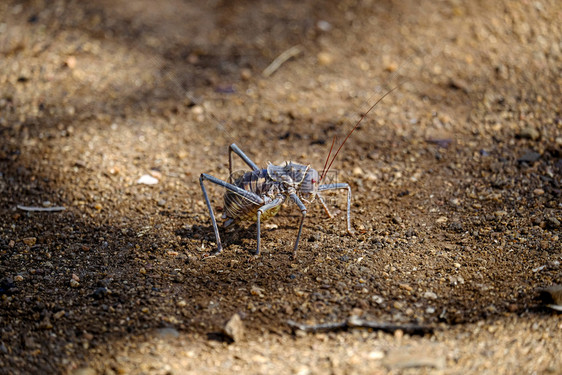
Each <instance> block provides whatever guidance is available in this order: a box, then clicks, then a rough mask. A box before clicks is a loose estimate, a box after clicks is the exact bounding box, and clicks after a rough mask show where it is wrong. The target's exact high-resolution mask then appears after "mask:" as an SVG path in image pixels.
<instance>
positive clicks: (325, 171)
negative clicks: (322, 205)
mask: <svg viewBox="0 0 562 375" xmlns="http://www.w3.org/2000/svg"><path fill="white" fill-rule="evenodd" d="M405 82H407V81H404V82H400V83H399V84H397V85H396V86H394V87H393V88H391V89H390V90H389V91H387V92H386V93H385V94H384V95H383V96H381V97H380V98H379V99H378V100H377V101H376V102H375V104H373V105H372V106H371V107H370V108H369V109H368V110H367V112H365V113H363V114H362V115H361V118H360V119H359V121H357V124H355V126H354V127H353V129H351V131H350V132H349V133H347V136H346V137H345V139H344V140H343V142H342V143H341V145H340V147H339V148H338V150H337V151H336V153H335V154H334V157H333V158H332V161H330V164H328V169H325V170H324V171H323V172H322V177H321V178H320V181H322V180H323V179H324V177H326V174H327V173H328V171H329V170H330V168H331V167H332V164H333V163H334V160H336V157H337V156H338V154H339V153H340V150H341V149H342V147H343V145H344V144H345V142H347V140H348V139H349V137H350V136H351V134H353V132H354V131H355V130H356V129H357V128H358V127H359V125H360V124H361V122H362V121H363V119H364V118H365V117H367V115H368V114H369V112H371V111H372V110H373V109H374V108H375V107H376V106H377V104H379V103H380V102H381V101H382V100H383V99H384V98H386V97H387V96H388V95H390V93H392V92H393V91H394V90H396V89H397V88H399V87H400V86H402V85H403V84H404V83H405ZM334 140H335V138H334ZM332 147H333V144H332ZM331 153H332V149H330V153H329V154H328V158H329V157H330V154H331ZM327 160H328V159H326V161H327Z"/></svg>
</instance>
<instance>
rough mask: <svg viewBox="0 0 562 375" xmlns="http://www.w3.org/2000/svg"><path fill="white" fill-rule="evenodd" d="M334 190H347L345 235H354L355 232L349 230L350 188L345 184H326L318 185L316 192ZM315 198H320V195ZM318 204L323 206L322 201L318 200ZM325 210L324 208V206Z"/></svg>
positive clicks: (351, 229)
mask: <svg viewBox="0 0 562 375" xmlns="http://www.w3.org/2000/svg"><path fill="white" fill-rule="evenodd" d="M336 189H347V212H346V217H347V233H349V234H354V233H355V231H354V230H353V228H351V187H350V186H349V184H346V183H339V184H327V185H320V186H318V191H319V192H320V191H326V190H336ZM317 196H319V197H320V194H318V195H317ZM320 202H322V204H324V202H323V199H322V198H320ZM325 208H326V206H325Z"/></svg>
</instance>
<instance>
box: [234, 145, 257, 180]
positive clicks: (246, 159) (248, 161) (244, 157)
mask: <svg viewBox="0 0 562 375" xmlns="http://www.w3.org/2000/svg"><path fill="white" fill-rule="evenodd" d="M233 152H234V153H235V154H236V155H238V156H240V158H241V159H242V160H244V163H246V164H248V166H249V167H250V168H252V170H253V171H259V170H260V168H259V167H258V166H257V165H256V163H254V162H253V161H252V159H250V158H249V157H248V156H247V155H246V154H245V153H244V151H242V150H240V148H239V147H238V146H236V144H235V143H233V144H231V145H230V146H229V147H228V172H229V173H230V174H229V175H228V176H229V178H230V176H232V153H233Z"/></svg>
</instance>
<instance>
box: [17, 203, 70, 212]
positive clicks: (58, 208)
mask: <svg viewBox="0 0 562 375" xmlns="http://www.w3.org/2000/svg"><path fill="white" fill-rule="evenodd" d="M17 207H18V209H19V210H22V211H29V212H57V211H64V210H66V207H61V206H53V207H34V206H22V205H19V204H18V205H17Z"/></svg>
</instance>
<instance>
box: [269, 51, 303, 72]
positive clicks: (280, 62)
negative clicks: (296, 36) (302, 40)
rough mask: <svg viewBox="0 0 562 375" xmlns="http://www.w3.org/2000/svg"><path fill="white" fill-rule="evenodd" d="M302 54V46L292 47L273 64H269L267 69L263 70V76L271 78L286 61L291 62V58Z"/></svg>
mask: <svg viewBox="0 0 562 375" xmlns="http://www.w3.org/2000/svg"><path fill="white" fill-rule="evenodd" d="M301 52H302V49H301V47H300V46H298V45H297V46H292V47H291V48H289V49H288V50H286V51H284V52H283V53H282V54H280V55H279V56H277V58H275V60H273V61H272V62H271V64H269V65H268V66H267V68H265V69H264V70H263V72H262V75H263V76H264V77H266V78H267V77H269V76H270V75H272V74H273V73H275V71H276V70H277V69H279V67H280V66H281V65H283V63H285V61H287V60H289V59H290V58H291V57H294V56H297V55H298V54H300V53H301Z"/></svg>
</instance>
